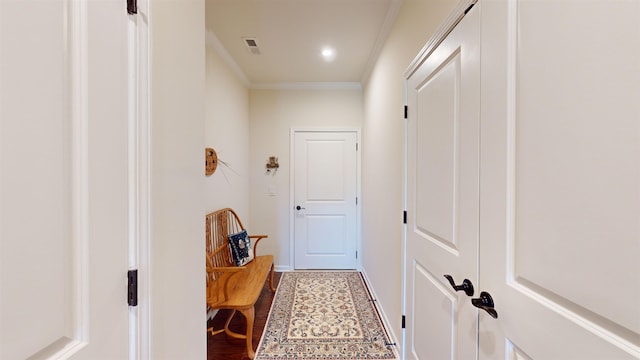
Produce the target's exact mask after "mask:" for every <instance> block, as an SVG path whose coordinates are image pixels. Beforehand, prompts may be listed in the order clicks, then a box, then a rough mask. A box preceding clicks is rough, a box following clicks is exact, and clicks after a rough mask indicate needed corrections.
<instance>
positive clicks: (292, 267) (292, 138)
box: [279, 126, 362, 271]
mask: <svg viewBox="0 0 640 360" xmlns="http://www.w3.org/2000/svg"><path fill="white" fill-rule="evenodd" d="M298 132H355V133H356V142H357V144H358V151H357V153H356V162H357V163H356V196H357V197H358V206H357V207H356V251H357V252H358V258H357V259H356V270H357V271H360V270H361V269H362V228H361V227H362V224H361V218H362V210H361V209H362V175H361V174H362V141H361V133H362V130H361V128H359V127H353V126H345V127H327V128H322V127H305V128H291V129H290V130H289V267H288V268H289V269H290V270H295V268H296V266H295V225H294V223H295V211H293V208H294V207H295V189H294V184H295V166H294V163H295V161H294V154H295V134H296V133H298ZM279 268H281V269H284V268H287V267H284V266H279Z"/></svg>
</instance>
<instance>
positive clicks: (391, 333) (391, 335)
mask: <svg viewBox="0 0 640 360" xmlns="http://www.w3.org/2000/svg"><path fill="white" fill-rule="evenodd" d="M361 273H362V278H363V279H364V282H365V283H366V284H367V287H368V288H369V291H370V292H371V296H372V297H373V298H374V299H378V295H376V290H375V289H374V288H373V286H372V285H371V281H369V277H368V276H367V272H366V271H364V269H362V271H361ZM373 303H374V305H375V307H376V309H377V310H378V314H380V318H381V319H382V323H383V324H384V327H385V329H386V330H387V334H388V335H389V340H390V341H391V342H392V343H396V346H395V347H394V351H395V353H396V356H398V358H399V356H400V353H401V343H400V341H398V340H399V337H397V336H396V333H395V332H394V331H393V327H392V326H391V322H390V321H389V318H388V317H387V314H386V313H385V312H384V308H382V305H381V304H380V302H379V301H374V302H373Z"/></svg>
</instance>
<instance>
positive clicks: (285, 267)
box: [275, 265, 293, 272]
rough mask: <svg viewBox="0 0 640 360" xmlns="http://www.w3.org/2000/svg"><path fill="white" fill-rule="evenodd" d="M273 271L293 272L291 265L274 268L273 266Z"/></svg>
mask: <svg viewBox="0 0 640 360" xmlns="http://www.w3.org/2000/svg"><path fill="white" fill-rule="evenodd" d="M275 271H276V272H289V271H293V265H276V266H275Z"/></svg>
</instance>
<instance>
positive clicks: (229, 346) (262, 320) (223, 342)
mask: <svg viewBox="0 0 640 360" xmlns="http://www.w3.org/2000/svg"><path fill="white" fill-rule="evenodd" d="M281 276H282V273H275V275H274V277H273V282H274V284H275V285H276V287H277V285H278V284H279V283H280V277H281ZM274 296H275V294H274V293H272V292H271V290H269V283H268V282H267V283H265V285H264V286H263V287H262V293H261V294H260V298H259V299H258V302H256V306H255V310H256V318H255V322H254V326H253V349H254V350H256V349H257V348H258V342H259V341H260V336H262V331H263V330H264V326H265V324H266V322H267V316H268V315H269V309H270V308H271V303H272V302H273V298H274ZM229 314H230V310H220V311H218V313H217V314H216V316H215V317H214V318H213V319H212V320H209V322H208V324H207V326H208V327H210V326H213V327H214V328H215V329H221V328H223V327H224V323H225V321H226V320H227V317H228V316H229ZM246 324H247V322H246V320H245V318H244V316H242V314H240V313H237V314H236V315H235V316H234V317H233V320H231V324H229V329H231V330H232V331H234V332H238V333H244V332H245V329H246V326H247V325H246ZM207 336H208V337H207V359H208V360H214V359H215V360H245V359H249V357H248V356H247V348H246V342H245V340H244V339H234V338H232V337H229V336H227V335H226V334H224V333H222V334H218V335H216V336H211V334H210V333H209V334H208V335H207Z"/></svg>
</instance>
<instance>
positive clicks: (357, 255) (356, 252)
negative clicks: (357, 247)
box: [356, 251, 358, 259]
mask: <svg viewBox="0 0 640 360" xmlns="http://www.w3.org/2000/svg"><path fill="white" fill-rule="evenodd" d="M357 258H358V252H357V251H356V259H357Z"/></svg>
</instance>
